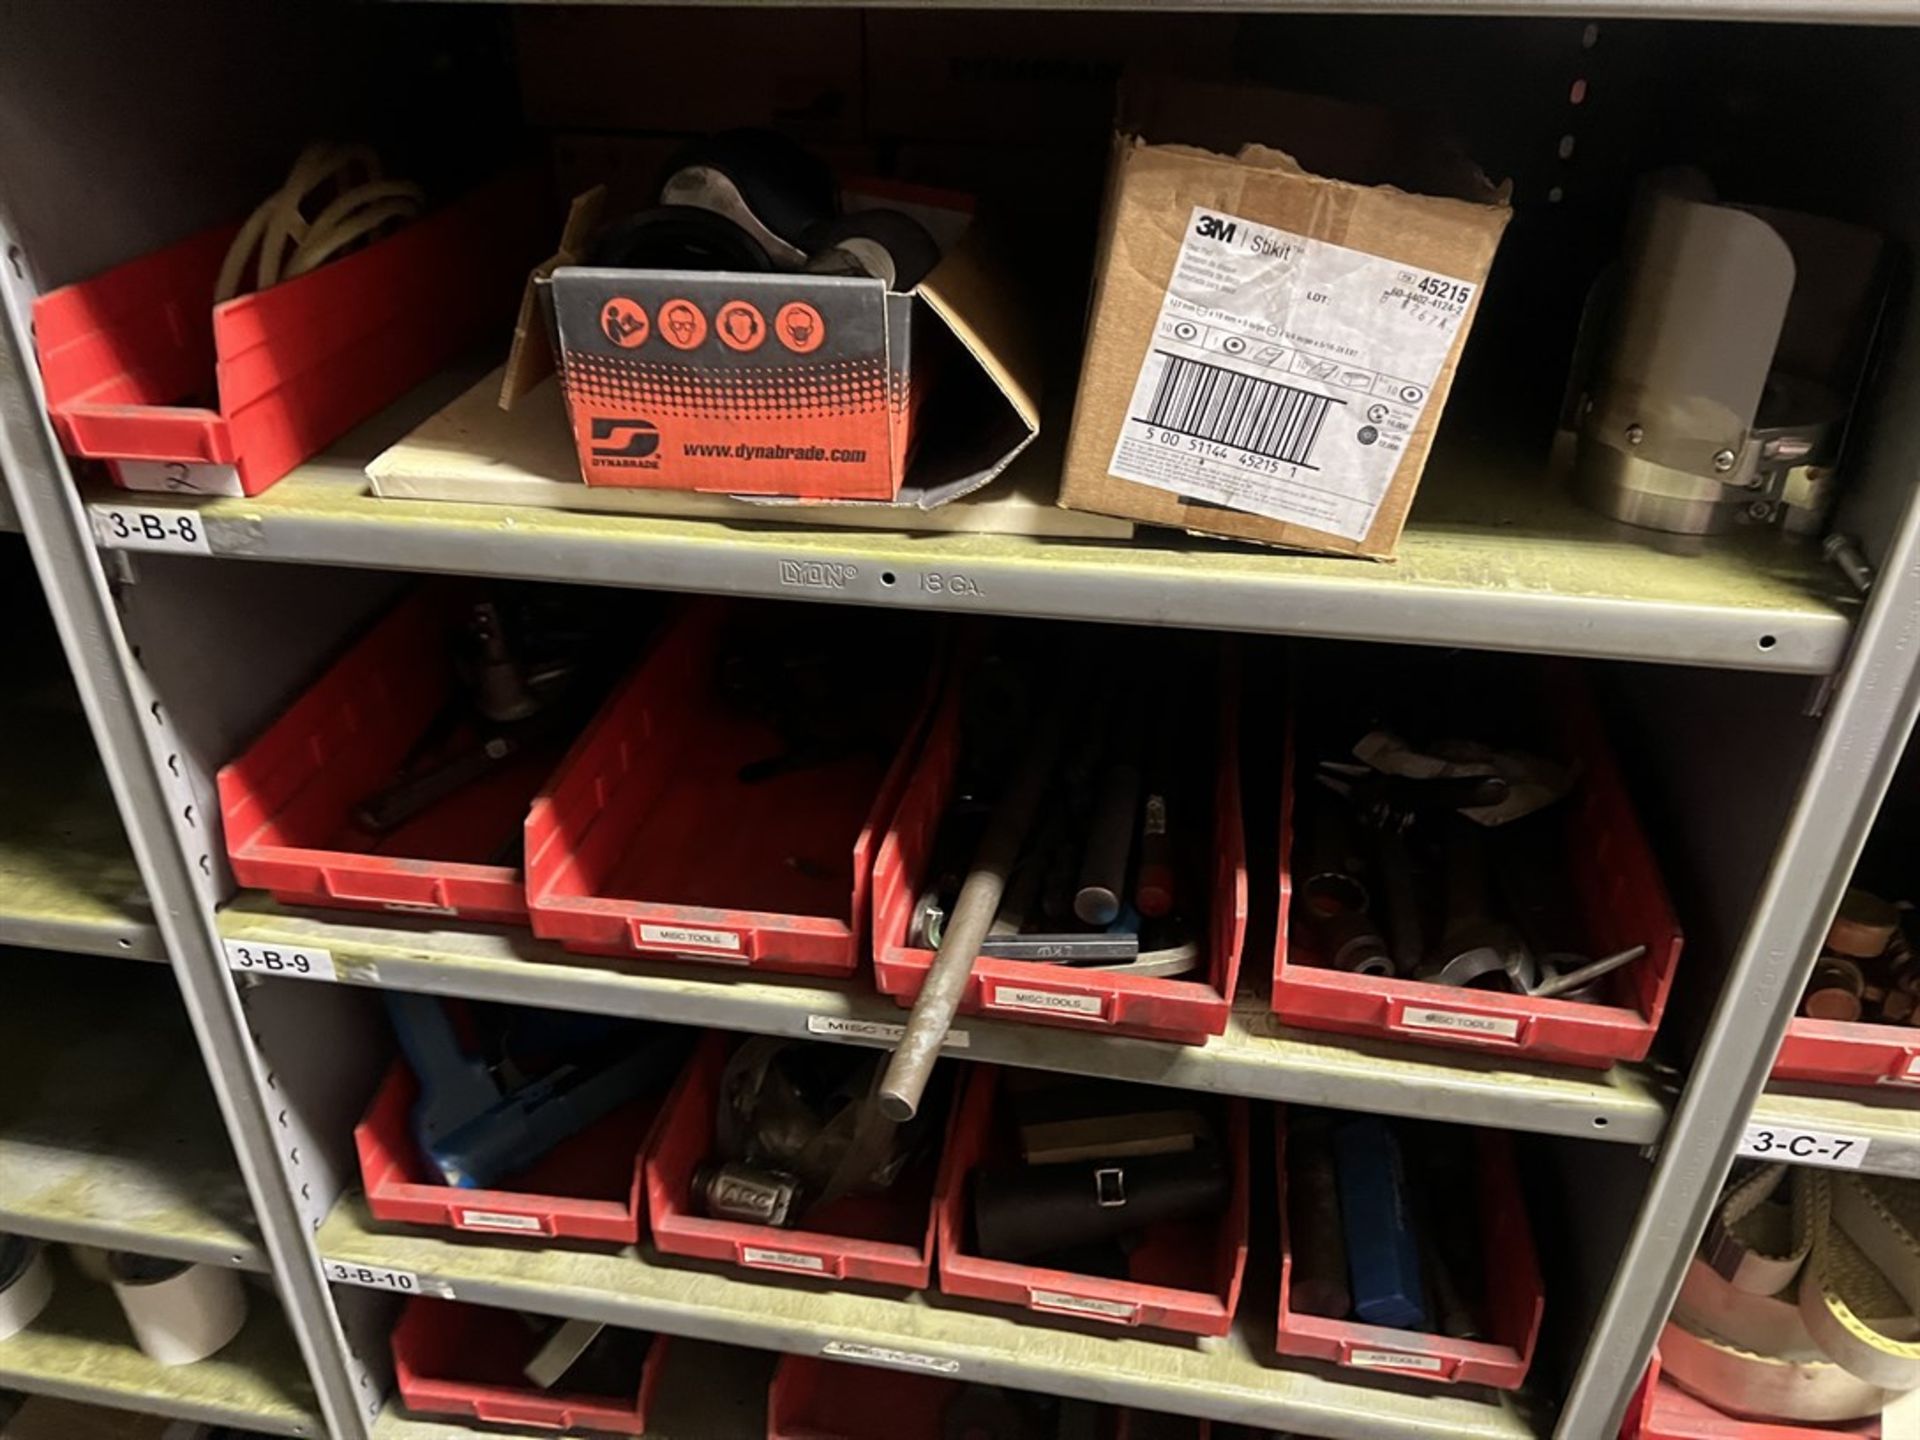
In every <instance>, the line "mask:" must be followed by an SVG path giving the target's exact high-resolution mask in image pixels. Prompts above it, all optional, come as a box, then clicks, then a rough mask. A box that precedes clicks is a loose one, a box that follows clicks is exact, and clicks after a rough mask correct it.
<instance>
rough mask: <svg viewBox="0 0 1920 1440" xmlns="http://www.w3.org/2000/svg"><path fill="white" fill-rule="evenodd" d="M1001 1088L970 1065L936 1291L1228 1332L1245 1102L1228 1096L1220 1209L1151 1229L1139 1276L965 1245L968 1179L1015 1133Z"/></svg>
mask: <svg viewBox="0 0 1920 1440" xmlns="http://www.w3.org/2000/svg"><path fill="white" fill-rule="evenodd" d="M999 1094H1000V1074H999V1071H998V1070H997V1069H995V1068H994V1067H992V1066H989V1065H976V1066H973V1067H972V1071H971V1073H970V1074H969V1075H968V1077H967V1085H966V1090H965V1093H964V1094H963V1096H962V1099H961V1103H960V1114H959V1117H958V1119H957V1120H956V1121H955V1122H954V1128H953V1134H952V1136H951V1137H950V1138H949V1139H948V1141H947V1156H946V1160H945V1161H944V1162H943V1164H942V1166H941V1171H940V1194H939V1201H938V1205H939V1216H940V1229H939V1241H940V1290H941V1292H942V1293H943V1294H947V1295H959V1296H964V1297H966V1298H968V1299H974V1300H996V1301H1001V1302H1003V1303H1006V1304H1010V1305H1018V1306H1022V1307H1024V1308H1025V1309H1028V1310H1033V1311H1036V1312H1039V1313H1041V1314H1051V1315H1064V1316H1069V1317H1072V1318H1073V1319H1076V1320H1094V1321H1101V1322H1104V1323H1107V1324H1111V1325H1125V1326H1145V1327H1153V1328H1158V1329H1161V1330H1177V1331H1181V1332H1183V1333H1185V1334H1190V1335H1224V1334H1226V1333H1227V1330H1228V1328H1229V1327H1230V1326H1231V1325H1232V1324H1233V1312H1234V1310H1235V1308H1236V1307H1237V1306H1238V1305H1239V1303H1240V1282H1241V1279H1242V1276H1243V1274H1244V1272H1245V1270H1246V1265H1247V1166H1248V1120H1247V1102H1246V1101H1245V1100H1241V1099H1228V1100H1226V1101H1225V1102H1224V1108H1225V1111H1226V1115H1227V1132H1228V1133H1227V1153H1228V1156H1229V1158H1230V1160H1231V1161H1232V1164H1233V1167H1234V1168H1233V1190H1232V1195H1231V1197H1230V1199H1229V1200H1228V1204H1227V1212H1226V1215H1225V1216H1224V1217H1223V1218H1221V1219H1220V1220H1219V1221H1218V1222H1217V1223H1216V1222H1213V1221H1207V1220H1200V1221H1181V1222H1176V1223H1171V1224H1166V1225H1160V1226H1155V1227H1153V1228H1151V1229H1150V1230H1148V1231H1147V1232H1146V1234H1145V1235H1144V1237H1143V1239H1142V1243H1141V1244H1140V1245H1139V1246H1138V1247H1136V1248H1135V1250H1134V1251H1133V1255H1132V1263H1133V1266H1134V1270H1135V1273H1136V1275H1139V1276H1140V1277H1141V1278H1138V1279H1128V1280H1113V1279H1107V1278H1105V1277H1102V1276H1096V1275H1081V1274H1077V1273H1075V1272H1073V1271H1070V1270H1051V1269H1047V1268H1044V1267H1042V1266H1037V1265H1026V1264H1021V1263H1018V1262H1015V1261H1010V1260H988V1259H986V1258H984V1257H983V1256H979V1255H975V1254H972V1253H970V1250H969V1247H970V1245H971V1243H972V1242H971V1225H970V1220H971V1216H970V1213H969V1212H970V1210H971V1201H970V1188H971V1187H970V1186H969V1185H968V1183H967V1182H968V1178H969V1177H970V1176H971V1175H972V1173H973V1170H974V1168H975V1167H976V1166H979V1165H982V1164H985V1163H988V1162H991V1161H994V1160H1011V1159H1012V1158H1013V1157H1014V1156H1015V1155H1016V1154H1017V1150H1016V1145H1015V1140H1014V1137H1013V1135H1012V1134H1011V1133H1010V1131H1009V1129H1008V1127H1006V1126H1005V1125H1004V1124H1003V1123H1001V1121H1002V1116H1001V1115H1000V1114H999V1111H998V1100H999Z"/></svg>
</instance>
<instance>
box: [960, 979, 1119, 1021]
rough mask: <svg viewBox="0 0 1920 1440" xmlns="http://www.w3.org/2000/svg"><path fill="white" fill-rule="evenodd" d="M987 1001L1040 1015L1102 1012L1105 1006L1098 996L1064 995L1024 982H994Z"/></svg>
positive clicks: (1093, 1013)
mask: <svg viewBox="0 0 1920 1440" xmlns="http://www.w3.org/2000/svg"><path fill="white" fill-rule="evenodd" d="M987 1003H988V1004H989V1005H991V1006H992V1007H993V1008H994V1009H996V1010H1032V1011H1035V1012H1037V1013H1039V1014H1041V1015H1099V1014H1102V1013H1103V1012H1104V1009H1105V1005H1104V1002H1103V1001H1102V1000H1101V999H1100V997H1099V996H1098V995H1064V994H1062V993H1061V992H1060V991H1058V990H1033V989H1029V988H1028V987H1026V986H1024V985H994V986H992V987H990V988H989V991H988V996H987Z"/></svg>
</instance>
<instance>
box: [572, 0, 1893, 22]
mask: <svg viewBox="0 0 1920 1440" xmlns="http://www.w3.org/2000/svg"><path fill="white" fill-rule="evenodd" d="M544 3H546V4H550V5H558V4H567V3H571V0H544ZM583 3H584V0H583ZM610 3H615V4H623V5H669V4H673V3H676V0H610ZM713 3H714V4H717V5H722V6H730V7H732V6H749V5H759V4H764V3H765V0H713ZM780 3H781V4H783V5H784V6H786V7H788V8H791V9H821V8H827V7H830V6H837V5H839V4H840V3H841V0H780ZM868 3H869V5H870V6H871V8H873V9H877V10H904V9H929V8H933V9H942V8H945V9H952V8H966V9H970V10H1092V9H1101V10H1229V11H1239V12H1246V13H1249V14H1255V13H1265V12H1282V11H1284V12H1288V13H1294V14H1303V15H1455V16H1464V15H1489V16H1512V17H1516V18H1531V19H1569V20H1630V19H1640V20H1662V19H1665V20H1772V21H1782V20H1798V21H1807V22H1812V21H1826V22H1829V23H1834V24H1841V23H1851V24H1862V25H1866V24H1880V25H1911V24H1914V23H1916V22H1917V21H1920V4H1916V3H1915V0H868Z"/></svg>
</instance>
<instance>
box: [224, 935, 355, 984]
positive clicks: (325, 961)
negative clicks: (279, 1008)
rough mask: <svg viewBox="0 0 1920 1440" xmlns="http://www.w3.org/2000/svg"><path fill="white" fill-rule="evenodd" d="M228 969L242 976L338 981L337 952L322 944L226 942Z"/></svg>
mask: <svg viewBox="0 0 1920 1440" xmlns="http://www.w3.org/2000/svg"><path fill="white" fill-rule="evenodd" d="M220 945H221V948H222V949H223V950H225V951H226V952H227V968H228V969H229V970H235V971H238V972H239V973H240V974H242V975H278V976H282V977H284V978H287V979H293V980H337V979H339V978H340V977H339V975H338V974H336V973H335V971H334V968H333V952H332V951H330V950H323V949H321V947H320V946H318V945H279V944H272V943H268V944H262V943H261V942H259V941H256V940H222V941H221V942H220Z"/></svg>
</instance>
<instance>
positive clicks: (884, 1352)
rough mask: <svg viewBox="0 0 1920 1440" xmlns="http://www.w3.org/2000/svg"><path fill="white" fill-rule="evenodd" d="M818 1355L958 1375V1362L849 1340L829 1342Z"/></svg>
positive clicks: (902, 1368)
mask: <svg viewBox="0 0 1920 1440" xmlns="http://www.w3.org/2000/svg"><path fill="white" fill-rule="evenodd" d="M820 1353H821V1354H822V1355H825V1356H826V1357H827V1358H828V1359H830V1360H852V1361H853V1362H855V1363H856V1364H859V1365H891V1366H892V1367H893V1368H894V1369H896V1370H930V1371H932V1372H933V1373H934V1374H936V1375H957V1374H959V1373H960V1362H959V1361H958V1360H943V1359H941V1358H940V1357H939V1356H938V1355H916V1354H914V1353H913V1351H911V1350H891V1349H889V1348H888V1347H886V1346H885V1345H856V1344H854V1343H853V1342H852V1341H851V1340H829V1341H828V1342H827V1343H826V1344H825V1345H823V1346H821V1347H820Z"/></svg>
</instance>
